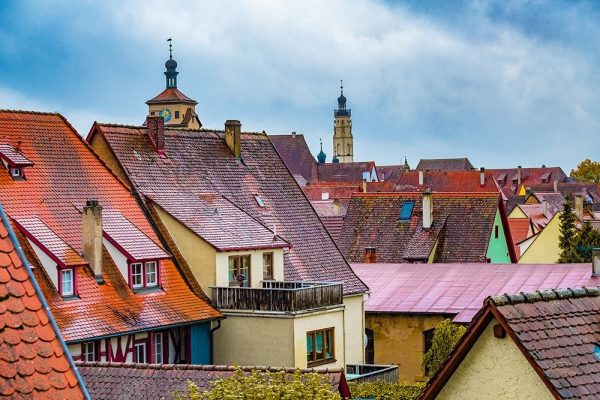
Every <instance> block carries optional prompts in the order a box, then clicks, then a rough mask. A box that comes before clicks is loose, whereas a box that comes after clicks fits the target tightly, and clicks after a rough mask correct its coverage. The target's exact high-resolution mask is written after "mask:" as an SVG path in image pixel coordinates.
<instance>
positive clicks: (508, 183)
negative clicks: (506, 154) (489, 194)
mask: <svg viewBox="0 0 600 400" xmlns="http://www.w3.org/2000/svg"><path fill="white" fill-rule="evenodd" d="M489 171H491V172H492V174H493V175H494V179H495V180H496V181H497V182H498V185H499V186H500V188H501V189H502V191H503V192H504V193H505V194H506V195H507V196H510V195H511V194H516V192H517V190H518V189H519V186H518V168H505V169H490V170H489ZM566 177H567V175H566V174H565V173H564V172H563V170H562V169H561V168H560V167H543V168H521V184H522V185H524V186H525V187H531V186H534V185H540V184H544V183H550V184H552V182H554V181H555V180H558V181H559V182H562V181H563V180H564V179H565V178H566Z"/></svg>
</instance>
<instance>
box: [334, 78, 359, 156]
mask: <svg viewBox="0 0 600 400" xmlns="http://www.w3.org/2000/svg"><path fill="white" fill-rule="evenodd" d="M340 82H341V81H340ZM340 91H341V94H340V97H338V108H337V109H336V110H334V111H333V116H334V123H333V162H341V163H348V162H352V161H353V153H354V144H353V138H352V120H351V119H350V116H351V110H350V109H349V108H348V109H346V97H344V84H343V82H341V83H340Z"/></svg>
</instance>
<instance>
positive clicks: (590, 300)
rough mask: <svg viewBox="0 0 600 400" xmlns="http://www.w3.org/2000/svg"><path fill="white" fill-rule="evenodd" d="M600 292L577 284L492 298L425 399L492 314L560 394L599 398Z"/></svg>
mask: <svg viewBox="0 0 600 400" xmlns="http://www.w3.org/2000/svg"><path fill="white" fill-rule="evenodd" d="M599 296H600V291H599V290H598V289H597V288H593V289H592V288H589V289H584V288H576V289H554V290H548V291H537V292H531V293H519V294H506V295H502V296H494V297H492V298H489V299H488V300H487V301H486V304H485V305H484V307H483V308H482V309H481V311H480V312H479V313H478V314H477V316H476V317H475V320H474V322H473V323H472V324H471V326H470V327H469V329H468V331H467V333H466V334H465V336H463V338H462V339H461V341H460V342H459V343H458V345H457V346H455V348H454V350H453V351H452V353H451V354H450V356H449V358H448V359H447V360H446V361H445V363H444V364H443V365H442V367H441V368H440V370H439V371H438V372H437V373H436V374H435V375H434V376H433V377H432V379H431V380H430V383H429V385H428V387H427V388H426V390H425V392H424V393H423V394H422V396H421V398H422V399H432V398H434V397H435V395H436V394H437V393H439V391H440V390H441V389H442V388H443V386H444V384H445V383H446V382H447V380H448V379H449V378H450V376H451V375H452V373H453V372H454V371H456V368H457V367H458V365H459V364H460V363H461V362H462V360H463V359H464V357H465V356H466V354H467V353H468V351H469V349H471V348H472V347H473V345H474V344H475V342H476V341H477V339H478V337H479V336H480V335H481V332H482V330H483V329H484V328H485V326H486V325H487V324H488V323H489V322H490V321H491V320H492V318H496V319H497V320H498V322H499V323H500V325H501V326H502V327H503V328H504V329H505V330H506V331H507V333H508V335H507V339H506V340H513V341H514V342H515V343H516V344H517V347H518V348H519V349H520V350H521V352H522V353H523V355H524V356H525V358H526V359H527V360H528V361H529V364H530V365H531V367H532V368H533V369H534V370H535V371H536V372H537V374H538V376H539V377H540V379H542V381H543V382H544V383H545V384H546V386H547V387H548V389H549V390H550V392H551V393H552V394H553V395H554V396H555V397H556V398H559V399H575V398H576V399H597V398H599V397H600V385H598V383H597V382H598V376H600V362H599V361H598V356H597V355H596V354H595V353H596V348H597V347H598V344H597V343H598V330H599V329H600V297H599ZM509 338H510V339H509ZM507 384H508V382H507Z"/></svg>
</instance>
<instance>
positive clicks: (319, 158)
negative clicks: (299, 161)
mask: <svg viewBox="0 0 600 400" xmlns="http://www.w3.org/2000/svg"><path fill="white" fill-rule="evenodd" d="M319 143H321V151H320V152H319V154H318V155H317V161H318V162H319V164H321V165H322V164H325V160H326V159H327V156H326V155H325V153H323V140H321V139H319Z"/></svg>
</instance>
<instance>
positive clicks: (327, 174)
mask: <svg viewBox="0 0 600 400" xmlns="http://www.w3.org/2000/svg"><path fill="white" fill-rule="evenodd" d="M374 168H375V162H374V161H364V162H351V163H327V164H320V165H318V166H317V177H318V179H319V181H328V182H357V183H361V182H362V181H363V179H364V178H363V173H364V172H368V173H369V176H370V175H371V172H372V171H373V169H374ZM375 170H376V168H375Z"/></svg>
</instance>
